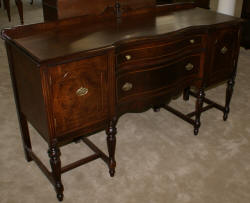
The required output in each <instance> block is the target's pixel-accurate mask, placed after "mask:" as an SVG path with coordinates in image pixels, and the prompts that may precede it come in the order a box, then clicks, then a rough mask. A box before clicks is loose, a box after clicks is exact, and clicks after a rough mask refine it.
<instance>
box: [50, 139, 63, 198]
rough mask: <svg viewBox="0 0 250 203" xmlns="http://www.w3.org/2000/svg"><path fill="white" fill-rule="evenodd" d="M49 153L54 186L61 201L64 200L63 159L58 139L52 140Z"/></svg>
mask: <svg viewBox="0 0 250 203" xmlns="http://www.w3.org/2000/svg"><path fill="white" fill-rule="evenodd" d="M48 154H49V157H50V165H51V169H52V177H53V179H54V187H55V190H56V194H57V199H58V200H59V201H62V200H63V190H64V189H63V184H62V181H61V160H60V155H61V152H60V149H59V147H58V146H57V141H56V140H54V141H52V143H51V145H50V147H49V150H48Z"/></svg>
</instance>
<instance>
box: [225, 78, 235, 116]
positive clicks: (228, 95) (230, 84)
mask: <svg viewBox="0 0 250 203" xmlns="http://www.w3.org/2000/svg"><path fill="white" fill-rule="evenodd" d="M234 84H235V82H234V78H232V79H230V80H229V81H228V82H227V90H226V104H225V110H224V115H223V120H224V121H226V120H227V118H228V114H229V111H230V108H229V105H230V101H231V98H232V95H233V89H234Z"/></svg>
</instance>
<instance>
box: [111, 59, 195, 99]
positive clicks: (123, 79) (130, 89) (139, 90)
mask: <svg viewBox="0 0 250 203" xmlns="http://www.w3.org/2000/svg"><path fill="white" fill-rule="evenodd" d="M199 69H200V54H195V55H190V56H188V57H185V58H181V59H179V60H175V61H173V62H172V63H171V62H170V63H167V64H164V65H161V66H155V67H152V68H144V69H141V70H136V71H128V72H126V73H124V74H122V75H120V76H118V78H117V81H116V86H117V97H118V102H119V101H121V100H126V99H129V98H130V97H131V96H132V97H131V98H132V99H133V98H134V97H135V96H137V95H138V96H141V95H142V94H144V95H145V94H151V93H152V92H155V91H156V92H158V91H161V90H163V91H165V90H166V88H168V87H170V86H172V85H174V84H175V83H178V82H180V81H184V80H187V79H189V78H190V79H192V78H193V76H195V75H196V74H198V72H199Z"/></svg>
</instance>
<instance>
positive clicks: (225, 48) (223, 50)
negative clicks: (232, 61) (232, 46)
mask: <svg viewBox="0 0 250 203" xmlns="http://www.w3.org/2000/svg"><path fill="white" fill-rule="evenodd" d="M227 51H228V49H227V47H225V46H224V47H223V48H222V49H221V50H220V52H221V53H222V54H225V53H227Z"/></svg>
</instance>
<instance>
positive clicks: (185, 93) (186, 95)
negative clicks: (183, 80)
mask: <svg viewBox="0 0 250 203" xmlns="http://www.w3.org/2000/svg"><path fill="white" fill-rule="evenodd" d="M189 91H190V87H187V88H185V89H184V91H183V100H184V101H188V100H189Z"/></svg>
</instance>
